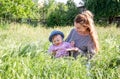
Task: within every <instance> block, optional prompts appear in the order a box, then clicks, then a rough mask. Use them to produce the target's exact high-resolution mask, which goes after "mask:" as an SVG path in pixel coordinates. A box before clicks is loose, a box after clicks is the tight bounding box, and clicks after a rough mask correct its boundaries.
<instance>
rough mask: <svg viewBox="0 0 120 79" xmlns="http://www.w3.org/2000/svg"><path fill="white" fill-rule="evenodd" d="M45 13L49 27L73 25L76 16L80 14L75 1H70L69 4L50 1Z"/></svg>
mask: <svg viewBox="0 0 120 79" xmlns="http://www.w3.org/2000/svg"><path fill="white" fill-rule="evenodd" d="M45 11H46V24H47V25H48V26H64V25H71V24H73V20H74V17H75V15H76V14H78V9H77V7H76V5H75V3H74V1H73V0H68V1H67V4H64V3H60V2H59V3H57V2H55V0H48V3H47V4H46V6H45Z"/></svg>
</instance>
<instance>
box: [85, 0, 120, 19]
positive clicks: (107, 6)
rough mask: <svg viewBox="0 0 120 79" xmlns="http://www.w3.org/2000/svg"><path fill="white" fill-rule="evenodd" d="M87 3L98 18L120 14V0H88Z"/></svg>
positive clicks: (88, 7)
mask: <svg viewBox="0 0 120 79" xmlns="http://www.w3.org/2000/svg"><path fill="white" fill-rule="evenodd" d="M85 5H86V7H87V9H89V10H91V11H92V12H93V13H94V14H95V17H96V19H100V18H103V17H104V18H111V17H115V16H118V15H120V0H86V2H85Z"/></svg>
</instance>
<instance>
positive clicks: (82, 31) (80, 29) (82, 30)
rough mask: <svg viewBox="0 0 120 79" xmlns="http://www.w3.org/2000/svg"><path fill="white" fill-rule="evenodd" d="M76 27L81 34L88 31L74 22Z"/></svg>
mask: <svg viewBox="0 0 120 79" xmlns="http://www.w3.org/2000/svg"><path fill="white" fill-rule="evenodd" d="M74 26H75V28H76V30H77V32H79V33H84V32H86V29H87V28H86V27H84V26H82V25H81V24H80V23H76V22H74Z"/></svg>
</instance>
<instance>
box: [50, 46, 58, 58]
mask: <svg viewBox="0 0 120 79" xmlns="http://www.w3.org/2000/svg"><path fill="white" fill-rule="evenodd" d="M56 51H57V50H55V49H54V47H53V46H50V48H49V50H48V53H49V54H51V55H54V56H55V55H56Z"/></svg>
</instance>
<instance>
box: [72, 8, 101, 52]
mask: <svg viewBox="0 0 120 79" xmlns="http://www.w3.org/2000/svg"><path fill="white" fill-rule="evenodd" d="M74 22H76V23H80V24H81V25H83V26H84V27H87V30H88V31H89V33H90V36H91V38H92V41H93V43H94V48H95V50H96V52H98V50H99V43H98V36H97V32H96V30H95V25H94V21H93V14H92V13H91V12H90V11H88V10H87V11H84V12H83V13H82V14H78V15H77V16H76V17H75V19H74Z"/></svg>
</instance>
